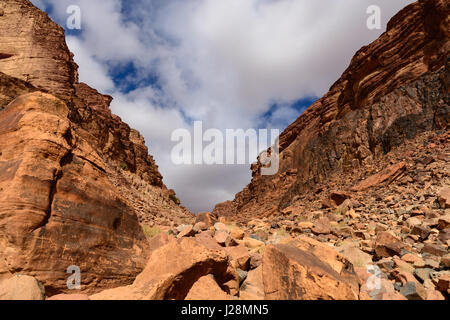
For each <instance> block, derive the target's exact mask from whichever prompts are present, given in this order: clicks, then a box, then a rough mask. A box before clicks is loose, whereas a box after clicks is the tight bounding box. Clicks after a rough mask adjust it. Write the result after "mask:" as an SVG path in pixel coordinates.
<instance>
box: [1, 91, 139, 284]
mask: <svg viewBox="0 0 450 320" xmlns="http://www.w3.org/2000/svg"><path fill="white" fill-rule="evenodd" d="M68 114H69V109H68V107H67V106H66V105H65V104H64V103H63V102H62V101H61V100H59V99H57V98H55V97H53V96H51V95H48V94H43V93H40V92H37V93H31V94H28V95H22V96H20V97H19V98H17V99H16V100H14V101H13V102H12V103H10V104H9V105H8V106H7V107H6V108H5V109H4V110H3V111H2V112H1V114H0V116H1V118H0V140H1V143H0V150H1V157H0V174H1V180H0V190H1V192H0V203H1V209H0V235H1V242H0V243H1V248H2V253H3V255H4V259H5V260H6V264H7V266H8V269H9V271H10V272H11V273H16V272H22V273H23V272H26V273H27V274H31V275H33V276H35V277H37V278H38V279H39V280H41V281H42V282H43V283H44V284H45V285H46V289H47V291H48V292H52V291H55V292H57V291H58V290H59V289H60V288H64V287H65V286H66V279H67V274H66V269H67V268H68V267H69V266H71V265H78V266H79V267H80V268H81V272H82V277H83V284H85V285H89V284H93V283H98V285H97V286H100V287H101V286H106V287H107V286H110V285H113V283H114V282H115V281H117V282H119V283H127V282H130V281H132V280H133V278H134V275H136V274H137V273H138V272H139V271H141V270H142V268H143V267H144V263H145V254H144V252H143V251H144V249H145V248H146V246H145V244H146V240H145V236H144V234H143V232H142V230H141V228H140V226H139V223H138V219H137V216H136V214H135V212H134V211H133V209H132V207H131V206H130V205H128V204H127V201H126V199H124V198H123V197H122V196H121V193H120V190H119V189H117V188H116V187H114V185H113V183H112V182H111V181H110V178H109V177H108V171H107V170H109V169H108V166H107V165H106V164H105V162H104V161H103V160H102V159H101V157H100V156H99V155H98V154H97V153H96V152H95V150H93V149H92V147H91V146H90V145H89V143H88V142H87V141H85V140H84V139H82V138H81V137H80V136H79V135H77V129H76V127H74V126H73V124H72V123H71V122H70V120H69V119H68ZM107 248H111V249H110V250H108V249H107ZM111 270H115V271H114V279H113V281H111V283H108V282H110V281H109V280H106V279H108V278H109V277H110V276H111ZM49 271H51V272H49Z"/></svg>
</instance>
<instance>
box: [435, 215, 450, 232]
mask: <svg viewBox="0 0 450 320" xmlns="http://www.w3.org/2000/svg"><path fill="white" fill-rule="evenodd" d="M437 227H438V229H439V230H445V229H447V228H450V214H447V215H445V216H442V217H440V218H439V220H438V225H437Z"/></svg>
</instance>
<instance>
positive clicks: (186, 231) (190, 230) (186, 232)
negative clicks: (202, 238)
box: [177, 225, 195, 239]
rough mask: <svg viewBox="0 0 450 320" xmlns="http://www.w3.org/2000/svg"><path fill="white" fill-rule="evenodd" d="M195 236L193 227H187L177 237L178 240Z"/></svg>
mask: <svg viewBox="0 0 450 320" xmlns="http://www.w3.org/2000/svg"><path fill="white" fill-rule="evenodd" d="M193 236H195V231H194V227H193V226H192V225H188V226H185V227H184V229H182V230H181V231H180V233H179V234H178V236H177V239H181V238H184V237H193Z"/></svg>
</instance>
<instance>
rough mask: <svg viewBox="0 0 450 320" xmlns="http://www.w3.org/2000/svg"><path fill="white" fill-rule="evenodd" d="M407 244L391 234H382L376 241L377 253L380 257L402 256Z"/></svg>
mask: <svg viewBox="0 0 450 320" xmlns="http://www.w3.org/2000/svg"><path fill="white" fill-rule="evenodd" d="M404 247H405V244H404V243H403V242H402V241H401V240H400V239H399V238H397V237H395V236H394V235H392V234H391V233H389V232H386V231H384V232H380V233H379V234H378V235H377V238H376V240H375V252H376V254H377V256H378V257H382V258H388V257H392V256H395V255H398V256H401V254H402V250H403V249H404Z"/></svg>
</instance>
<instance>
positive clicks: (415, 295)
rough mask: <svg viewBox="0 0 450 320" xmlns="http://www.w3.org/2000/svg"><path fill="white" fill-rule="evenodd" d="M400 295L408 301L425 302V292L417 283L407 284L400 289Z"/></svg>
mask: <svg viewBox="0 0 450 320" xmlns="http://www.w3.org/2000/svg"><path fill="white" fill-rule="evenodd" d="M400 293H401V294H402V295H404V296H405V297H406V298H407V299H408V300H427V290H426V289H425V288H424V287H423V286H422V285H421V284H419V283H417V282H407V283H405V285H404V286H403V287H401V288H400Z"/></svg>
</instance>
